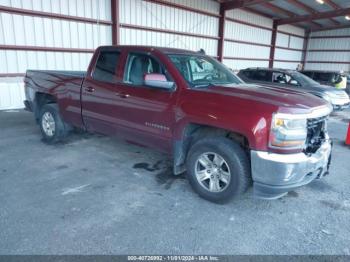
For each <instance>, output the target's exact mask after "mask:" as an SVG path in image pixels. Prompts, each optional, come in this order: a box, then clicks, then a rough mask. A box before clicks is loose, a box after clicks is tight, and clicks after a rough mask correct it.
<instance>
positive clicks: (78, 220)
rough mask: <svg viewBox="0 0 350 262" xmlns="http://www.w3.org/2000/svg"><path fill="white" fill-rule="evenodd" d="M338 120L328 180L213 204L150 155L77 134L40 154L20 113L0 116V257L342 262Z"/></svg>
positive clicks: (343, 200) (346, 208)
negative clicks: (287, 257)
mask: <svg viewBox="0 0 350 262" xmlns="http://www.w3.org/2000/svg"><path fill="white" fill-rule="evenodd" d="M344 118H348V119H349V118H350V111H346V112H342V113H339V114H337V115H336V116H334V117H332V119H331V120H330V122H329V129H330V135H331V137H332V138H333V139H334V142H335V143H334V145H335V147H334V151H333V164H332V166H331V175H329V176H328V177H325V178H324V179H322V180H317V181H314V182H313V183H312V184H310V185H308V186H306V187H303V188H300V189H298V190H297V191H293V192H291V193H290V194H289V195H287V196H286V197H284V198H282V199H279V200H275V201H264V200H256V199H253V198H252V197H251V192H248V193H247V194H245V195H243V196H242V197H240V198H239V199H237V200H234V201H231V202H229V203H228V204H226V205H217V204H213V203H210V202H207V201H205V200H203V199H200V198H199V197H198V196H197V195H196V194H195V193H193V191H192V190H191V188H190V186H189V184H188V182H187V181H186V180H185V179H184V178H183V177H173V176H171V169H170V167H169V161H168V159H166V158H165V157H164V156H162V155H161V154H159V153H156V152H154V151H152V150H150V149H145V148H140V147H137V146H133V145H129V144H126V143H124V142H120V141H117V140H114V139H110V138H107V137H102V136H96V135H87V134H82V135H77V134H75V135H72V136H71V137H70V138H69V140H68V141H67V142H66V143H63V144H59V145H55V146H49V145H45V144H44V143H42V142H41V136H40V132H39V128H38V127H37V126H36V125H35V124H34V121H33V117H32V115H31V114H30V113H27V112H23V111H9V112H0V161H1V162H0V254H150V253H152V254H203V253H204V254H350V245H349V243H350V219H349V218H350V187H349V185H350V172H349V170H350V161H349V159H350V158H349V156H350V147H346V146H344V142H343V141H344V138H345V133H346V130H347V123H346V122H345V121H344ZM135 165H136V166H135Z"/></svg>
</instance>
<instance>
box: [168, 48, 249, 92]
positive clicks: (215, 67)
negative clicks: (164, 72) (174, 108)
mask: <svg viewBox="0 0 350 262" xmlns="http://www.w3.org/2000/svg"><path fill="white" fill-rule="evenodd" d="M169 58H170V60H171V61H172V62H173V64H174V65H175V66H176V68H177V69H178V70H179V72H180V73H181V75H182V76H183V77H184V78H185V79H186V80H187V82H188V83H189V84H190V85H191V86H192V87H200V86H209V85H228V84H242V83H243V81H242V80H241V79H240V78H238V77H237V76H236V75H234V73H233V72H231V71H230V70H229V69H228V68H226V67H225V66H224V65H222V64H221V63H219V62H218V61H216V60H215V59H213V58H211V57H208V56H201V55H169Z"/></svg>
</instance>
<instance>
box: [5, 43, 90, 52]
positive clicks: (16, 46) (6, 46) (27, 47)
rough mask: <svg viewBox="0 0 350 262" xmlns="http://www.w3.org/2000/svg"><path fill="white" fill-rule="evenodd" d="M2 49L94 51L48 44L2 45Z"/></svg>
mask: <svg viewBox="0 0 350 262" xmlns="http://www.w3.org/2000/svg"><path fill="white" fill-rule="evenodd" d="M0 50H15V51H44V52H65V53H67V52H68V53H93V52H94V51H95V50H94V49H84V48H64V47H46V46H23V45H0Z"/></svg>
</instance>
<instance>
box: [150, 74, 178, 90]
mask: <svg viewBox="0 0 350 262" xmlns="http://www.w3.org/2000/svg"><path fill="white" fill-rule="evenodd" d="M144 82H145V85H146V86H151V87H156V88H163V89H172V88H173V87H174V82H172V81H168V80H167V79H166V76H165V75H163V74H145V77H144Z"/></svg>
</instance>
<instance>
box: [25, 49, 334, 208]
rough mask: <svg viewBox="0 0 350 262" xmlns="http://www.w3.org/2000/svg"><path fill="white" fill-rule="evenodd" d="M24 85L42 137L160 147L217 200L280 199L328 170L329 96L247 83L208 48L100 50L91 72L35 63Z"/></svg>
mask: <svg viewBox="0 0 350 262" xmlns="http://www.w3.org/2000/svg"><path fill="white" fill-rule="evenodd" d="M25 91H26V92H25V93H26V101H25V105H26V107H27V109H28V110H31V111H33V112H34V116H35V119H36V120H37V122H38V123H39V126H40V128H41V132H42V135H43V138H44V141H46V142H48V143H53V142H57V141H59V140H61V139H62V138H64V136H65V135H67V133H68V131H69V130H70V129H72V127H78V128H83V129H86V130H88V131H90V132H97V133H102V134H106V135H110V136H117V137H119V138H121V139H125V140H127V141H131V142H133V143H136V144H140V145H144V146H149V147H152V148H155V149H158V150H160V151H163V152H166V153H168V154H169V155H170V156H171V157H172V159H173V170H174V174H177V175H178V174H181V173H183V172H185V171H187V177H188V179H189V182H190V184H191V185H192V187H193V189H194V190H195V191H196V192H197V193H198V194H199V195H200V196H202V197H203V198H205V199H208V200H211V201H223V200H227V199H229V198H231V197H233V196H235V195H238V194H240V193H243V192H245V191H246V190H247V188H248V187H249V186H250V185H251V184H253V187H254V194H255V195H256V196H258V197H261V198H265V199H273V198H278V197H281V196H283V195H285V194H287V192H288V191H291V190H294V189H295V188H298V187H300V186H303V185H305V184H308V183H310V182H311V181H313V180H314V179H316V178H321V177H322V176H323V175H325V174H328V168H329V164H330V155H331V148H332V143H331V140H330V138H329V136H328V132H327V124H326V121H327V117H328V116H329V114H330V113H331V111H332V107H331V106H330V104H329V103H327V102H326V101H324V100H323V99H320V98H317V97H314V96H312V95H309V94H305V93H300V92H297V91H292V90H289V91H288V90H283V91H282V90H279V89H277V88H271V87H257V86H256V85H249V84H246V83H244V82H242V81H241V80H240V79H239V78H238V77H237V76H236V75H234V74H233V73H232V72H231V71H230V70H228V69H227V68H226V67H225V66H224V65H222V64H221V63H219V62H218V61H217V60H216V59H214V58H212V57H210V56H206V55H204V54H202V53H197V52H192V51H187V50H179V49H170V48H156V47H145V46H105V47H100V48H98V49H97V50H96V51H95V54H94V56H93V57H92V60H91V62H90V65H89V67H88V70H87V72H74V71H40V70H28V71H27V74H26V77H25ZM116 168H118V167H116ZM101 172H103V170H101ZM125 175H127V174H125Z"/></svg>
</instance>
